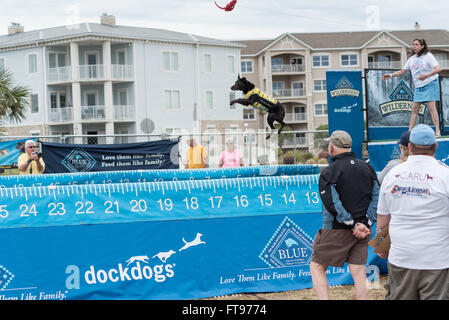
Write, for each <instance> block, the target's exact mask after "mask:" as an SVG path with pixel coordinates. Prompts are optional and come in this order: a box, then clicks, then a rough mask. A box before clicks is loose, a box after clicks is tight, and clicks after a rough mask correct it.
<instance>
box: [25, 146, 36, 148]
mask: <svg viewBox="0 0 449 320" xmlns="http://www.w3.org/2000/svg"><path fill="white" fill-rule="evenodd" d="M27 148H36V146H28V147H27Z"/></svg>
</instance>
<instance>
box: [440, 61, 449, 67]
mask: <svg viewBox="0 0 449 320" xmlns="http://www.w3.org/2000/svg"><path fill="white" fill-rule="evenodd" d="M437 61H438V63H439V65H440V67H441V68H442V69H449V60H437Z"/></svg>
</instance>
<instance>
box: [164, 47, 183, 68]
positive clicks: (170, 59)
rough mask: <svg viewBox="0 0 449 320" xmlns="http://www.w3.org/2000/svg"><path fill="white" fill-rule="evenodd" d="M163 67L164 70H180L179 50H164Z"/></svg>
mask: <svg viewBox="0 0 449 320" xmlns="http://www.w3.org/2000/svg"><path fill="white" fill-rule="evenodd" d="M162 69H163V70H164V71H179V55H178V53H177V52H170V51H163V52H162Z"/></svg>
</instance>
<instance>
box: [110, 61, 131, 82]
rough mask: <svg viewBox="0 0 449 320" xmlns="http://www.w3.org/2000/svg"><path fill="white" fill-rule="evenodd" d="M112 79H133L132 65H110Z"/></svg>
mask: <svg viewBox="0 0 449 320" xmlns="http://www.w3.org/2000/svg"><path fill="white" fill-rule="evenodd" d="M111 70H112V72H111V76H112V79H116V80H123V79H132V78H133V77H134V70H133V66H132V65H125V64H113V65H111Z"/></svg>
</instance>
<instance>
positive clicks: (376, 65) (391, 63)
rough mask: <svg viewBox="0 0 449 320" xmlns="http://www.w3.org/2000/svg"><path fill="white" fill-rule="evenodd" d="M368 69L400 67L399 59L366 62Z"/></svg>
mask: <svg viewBox="0 0 449 320" xmlns="http://www.w3.org/2000/svg"><path fill="white" fill-rule="evenodd" d="M368 68H370V69H401V68H402V63H401V61H385V62H368Z"/></svg>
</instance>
